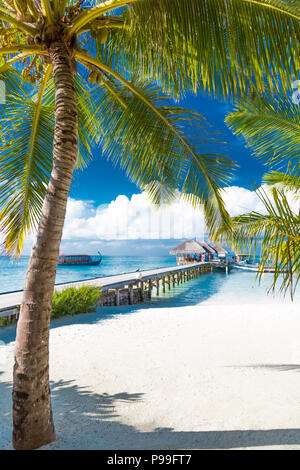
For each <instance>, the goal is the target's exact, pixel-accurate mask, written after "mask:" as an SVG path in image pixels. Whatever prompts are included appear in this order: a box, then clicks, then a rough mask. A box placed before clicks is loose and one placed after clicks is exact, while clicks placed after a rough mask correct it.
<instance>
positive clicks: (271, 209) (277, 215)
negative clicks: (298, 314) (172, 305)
mask: <svg viewBox="0 0 300 470" xmlns="http://www.w3.org/2000/svg"><path fill="white" fill-rule="evenodd" d="M289 93H290V95H289ZM291 96H292V92H291V90H287V91H285V90H284V89H281V90H280V94H279V95H277V96H276V95H275V96H271V95H270V94H267V93H265V94H264V95H260V94H257V95H256V96H254V95H252V96H251V97H248V98H247V97H245V98H244V99H243V100H242V101H241V102H240V103H238V105H237V106H236V109H235V111H234V112H233V113H231V114H230V115H229V116H228V117H227V118H226V121H227V123H228V125H229V127H230V128H231V129H232V130H233V132H234V133H236V134H241V135H243V136H244V138H245V139H246V141H247V143H248V144H249V145H250V146H251V148H252V149H253V152H254V154H255V155H256V156H258V157H259V158H261V159H262V160H263V161H264V163H265V164H266V165H267V168H268V173H267V174H266V175H265V176H264V178H263V183H264V186H262V187H261V188H259V189H257V195H258V197H259V198H260V200H261V202H262V207H263V210H262V211H261V212H257V211H252V212H250V213H248V214H242V215H241V216H238V217H234V218H233V220H232V227H231V228H230V229H228V228H227V227H226V228H220V229H219V231H218V235H219V236H222V237H223V238H225V239H226V240H227V241H231V242H232V243H233V246H234V247H237V248H238V249H239V250H244V249H247V250H249V252H251V251H252V252H253V253H255V252H256V250H257V249H258V247H259V246H260V245H261V246H260V269H259V272H258V277H259V279H260V280H261V279H262V277H263V276H264V275H265V267H266V266H268V265H270V264H271V265H273V266H274V267H275V270H274V273H272V275H270V274H269V278H271V282H270V290H272V291H274V290H275V288H276V287H277V285H279V290H280V291H281V292H283V293H284V294H285V293H286V292H287V291H288V290H289V292H290V296H291V299H292V300H293V297H294V294H295V290H296V287H297V284H298V282H299V280H300V194H299V189H300V160H299V153H300V139H299V131H300V108H299V106H298V105H296V104H293V103H292V102H291Z"/></svg>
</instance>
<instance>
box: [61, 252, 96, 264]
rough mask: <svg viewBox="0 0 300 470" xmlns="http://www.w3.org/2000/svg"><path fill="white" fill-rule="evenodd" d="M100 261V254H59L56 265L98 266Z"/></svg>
mask: <svg viewBox="0 0 300 470" xmlns="http://www.w3.org/2000/svg"><path fill="white" fill-rule="evenodd" d="M101 261H102V255H101V253H100V251H98V255H59V257H58V261H57V265H58V266H98V265H99V264H100V263H101Z"/></svg>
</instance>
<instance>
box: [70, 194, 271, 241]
mask: <svg viewBox="0 0 300 470" xmlns="http://www.w3.org/2000/svg"><path fill="white" fill-rule="evenodd" d="M224 201H225V204H226V207H227V209H228V211H229V212H230V214H231V215H232V216H235V215H238V214H241V213H243V212H248V211H250V210H258V211H261V210H262V208H263V205H262V203H261V201H260V200H259V198H258V196H257V194H256V193H255V191H251V190H248V189H246V188H242V187H238V186H230V187H227V188H225V192H224ZM204 231H205V223H204V217H203V212H202V211H201V210H199V209H198V210H195V209H193V208H192V207H191V206H190V205H188V204H186V203H184V202H183V201H179V200H176V201H174V202H173V203H172V204H170V205H169V206H166V207H163V208H161V209H158V210H157V209H155V208H154V207H153V206H152V205H151V203H150V202H149V200H148V199H147V196H146V194H145V193H141V194H133V196H132V197H131V198H130V199H129V198H128V197H127V196H124V195H120V196H118V197H117V198H116V199H115V200H114V201H111V202H110V203H109V204H107V205H105V206H103V205H102V206H99V207H94V205H93V203H92V201H80V200H75V199H69V201H68V207H67V217H66V223H65V228H64V234H63V239H64V240H72V239H73V240H74V238H76V239H89V240H135V239H170V238H176V239H179V238H192V237H196V236H197V237H203V235H204Z"/></svg>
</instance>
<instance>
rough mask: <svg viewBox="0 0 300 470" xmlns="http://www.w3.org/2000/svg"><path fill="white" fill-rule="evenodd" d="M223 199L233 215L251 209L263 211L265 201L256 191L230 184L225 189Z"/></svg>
mask: <svg viewBox="0 0 300 470" xmlns="http://www.w3.org/2000/svg"><path fill="white" fill-rule="evenodd" d="M223 200H224V202H225V205H226V208H227V210H228V212H229V213H230V215H231V216H232V217H235V216H237V215H240V214H243V213H245V212H250V211H258V212H262V211H263V210H264V206H263V203H262V202H261V200H260V199H259V197H258V196H257V194H256V192H255V191H251V190H249V189H246V188H242V187H240V186H228V187H227V188H225V189H224V195H223Z"/></svg>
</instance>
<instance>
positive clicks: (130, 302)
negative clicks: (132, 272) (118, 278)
mask: <svg viewBox="0 0 300 470" xmlns="http://www.w3.org/2000/svg"><path fill="white" fill-rule="evenodd" d="M128 293H129V297H128V300H129V305H132V304H133V286H132V284H130V285H129V286H128Z"/></svg>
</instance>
